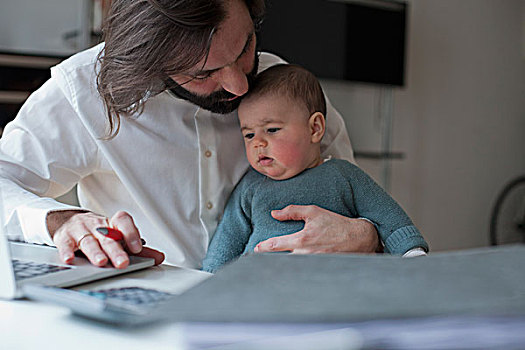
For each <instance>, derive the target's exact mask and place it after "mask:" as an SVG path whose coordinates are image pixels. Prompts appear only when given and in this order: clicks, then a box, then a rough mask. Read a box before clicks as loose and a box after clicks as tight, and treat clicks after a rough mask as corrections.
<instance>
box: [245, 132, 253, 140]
mask: <svg viewBox="0 0 525 350" xmlns="http://www.w3.org/2000/svg"><path fill="white" fill-rule="evenodd" d="M254 135H255V134H254V133H253V132H251V133H248V134H245V135H244V138H245V139H248V140H251V139H253V136H254Z"/></svg>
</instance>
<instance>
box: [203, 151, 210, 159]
mask: <svg viewBox="0 0 525 350" xmlns="http://www.w3.org/2000/svg"><path fill="white" fill-rule="evenodd" d="M204 156H205V157H206V158H210V157H211V151H210V150H207V151H206V152H204Z"/></svg>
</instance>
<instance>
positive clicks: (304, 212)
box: [271, 204, 318, 221]
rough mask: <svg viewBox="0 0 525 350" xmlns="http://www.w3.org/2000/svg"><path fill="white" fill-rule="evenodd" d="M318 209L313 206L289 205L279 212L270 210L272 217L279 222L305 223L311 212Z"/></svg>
mask: <svg viewBox="0 0 525 350" xmlns="http://www.w3.org/2000/svg"><path fill="white" fill-rule="evenodd" d="M316 209H318V207H316V206H314V205H294V204H292V205H289V206H287V207H285V208H283V209H281V210H272V212H271V214H272V217H273V218H274V219H276V220H279V221H286V220H295V221H300V220H303V221H306V219H308V218H309V217H310V216H311V215H312V212H313V211H315V210H316Z"/></svg>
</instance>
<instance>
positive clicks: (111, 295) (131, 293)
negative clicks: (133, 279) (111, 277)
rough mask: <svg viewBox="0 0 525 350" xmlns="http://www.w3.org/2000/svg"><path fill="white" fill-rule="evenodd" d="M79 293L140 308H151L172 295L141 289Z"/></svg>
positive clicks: (128, 288)
mask: <svg viewBox="0 0 525 350" xmlns="http://www.w3.org/2000/svg"><path fill="white" fill-rule="evenodd" d="M80 292H81V293H83V294H86V295H90V296H93V297H96V298H99V299H103V300H111V301H118V302H124V303H127V304H132V305H140V306H152V305H155V304H157V303H159V302H161V301H163V300H166V299H168V298H170V297H172V296H173V295H174V294H171V293H166V292H161V291H158V290H155V289H147V288H141V287H126V288H112V289H102V290H96V291H90V290H81V291H80Z"/></svg>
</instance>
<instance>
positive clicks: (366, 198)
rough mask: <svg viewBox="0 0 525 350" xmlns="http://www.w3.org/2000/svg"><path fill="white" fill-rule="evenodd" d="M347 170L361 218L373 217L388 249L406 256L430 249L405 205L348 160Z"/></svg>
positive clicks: (345, 171) (345, 167) (372, 219)
mask: <svg viewBox="0 0 525 350" xmlns="http://www.w3.org/2000/svg"><path fill="white" fill-rule="evenodd" d="M343 168H344V171H343V172H344V173H345V177H346V178H347V180H348V182H349V184H350V187H351V188H352V192H353V198H352V199H353V204H354V206H355V209H356V211H357V213H358V215H359V216H360V217H364V218H367V219H369V220H371V221H372V222H373V223H374V224H375V225H376V228H377V230H378V232H379V236H380V237H381V240H382V241H383V243H384V245H385V252H387V253H391V254H397V255H403V254H405V253H406V252H408V251H409V250H411V249H413V248H418V247H420V248H422V249H423V250H425V251H428V244H427V242H426V241H425V239H424V238H423V236H422V235H421V233H420V232H419V230H418V229H417V227H416V226H414V224H413V223H412V220H410V218H409V217H408V215H407V214H406V213H405V211H404V210H403V209H402V208H401V206H400V205H399V204H398V203H397V202H396V201H395V200H394V199H393V198H392V197H390V195H389V194H388V193H387V192H386V191H384V190H383V189H382V188H381V187H380V186H379V185H378V184H377V183H376V182H375V181H374V180H373V179H372V178H371V177H370V176H368V175H367V174H366V173H365V172H364V171H362V170H361V169H359V168H358V167H356V166H354V165H352V164H350V163H348V162H344V166H343Z"/></svg>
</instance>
